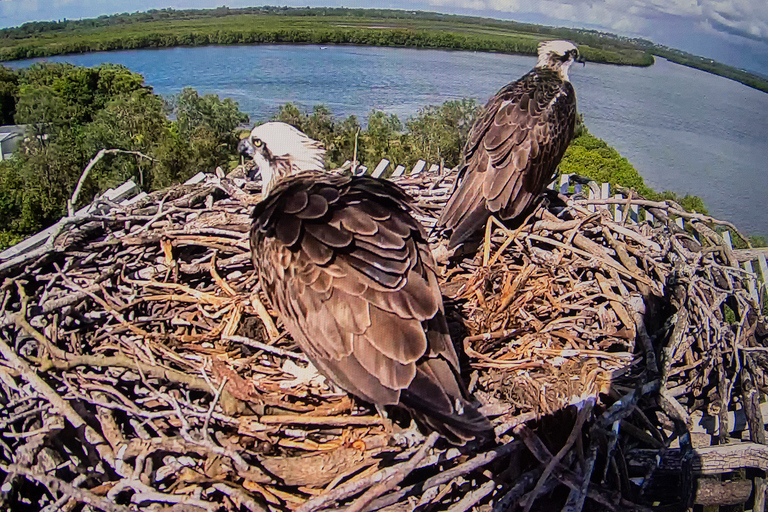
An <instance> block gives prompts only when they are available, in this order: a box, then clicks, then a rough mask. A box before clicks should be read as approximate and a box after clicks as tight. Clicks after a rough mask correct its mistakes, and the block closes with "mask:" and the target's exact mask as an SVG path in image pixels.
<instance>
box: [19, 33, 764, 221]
mask: <svg viewBox="0 0 768 512" xmlns="http://www.w3.org/2000/svg"><path fill="white" fill-rule="evenodd" d="M47 60H49V61H56V62H60V61H63V62H70V63H73V64H77V65H82V66H95V65H98V64H100V63H103V62H115V63H118V64H123V65H125V66H127V67H128V68H130V69H131V70H132V71H135V72H137V73H141V74H142V75H144V77H145V79H146V83H147V84H148V85H151V86H152V87H154V90H155V92H156V93H158V94H162V95H170V94H175V93H178V92H179V91H181V89H182V88H183V87H187V86H189V87H193V88H195V89H197V91H198V92H200V93H201V94H208V93H213V94H218V95H219V96H220V97H222V98H224V97H229V98H232V99H233V100H235V101H237V102H238V103H239V104H240V109H241V110H242V111H243V112H246V113H248V114H249V115H250V116H251V121H259V120H263V119H266V118H268V117H269V116H271V115H272V114H273V113H274V112H275V110H276V108H277V106H278V105H281V104H283V103H286V102H289V101H291V102H295V103H298V104H300V105H302V106H304V107H308V108H311V106H313V105H316V104H325V105H328V106H329V107H330V108H331V110H332V111H333V113H334V114H336V115H337V116H347V115H350V114H355V115H357V116H358V117H359V118H361V119H365V117H366V115H367V114H368V113H369V112H370V111H371V110H372V109H379V110H384V111H385V112H388V113H395V114H397V115H398V116H399V117H400V119H401V120H405V119H407V118H408V117H410V116H412V115H414V114H415V113H416V112H417V111H418V109H419V108H421V107H424V106H426V105H430V104H440V103H442V102H444V101H447V100H452V99H460V98H475V99H476V100H477V101H478V102H479V103H480V104H484V103H485V101H486V100H487V99H488V98H489V97H490V96H491V95H492V94H494V93H495V92H496V91H497V90H498V89H499V88H501V87H502V86H503V85H505V84H506V83H508V82H510V81H512V80H515V79H517V78H518V77H520V76H521V75H523V74H524V73H526V72H527V71H528V70H529V69H530V68H531V67H532V66H533V63H534V59H533V58H532V57H521V56H511V55H499V54H487V53H473V52H453V51H440V50H412V49H395V48H367V47H353V46H328V47H319V46H280V45H277V46H227V47H216V46H209V47H198V48H171V49H161V50H138V51H126V52H111V53H92V54H83V55H68V56H62V57H52V58H49V59H47ZM30 62H32V61H20V62H13V63H10V65H11V66H12V67H15V68H16V67H20V66H26V65H29V64H30ZM571 81H572V82H573V84H574V86H575V87H576V93H577V96H578V102H579V110H580V112H581V113H582V114H584V120H585V122H586V124H587V126H588V128H589V129H590V131H591V132H592V133H593V134H594V135H596V136H598V137H600V138H602V139H604V140H605V141H606V142H608V143H609V144H611V145H612V146H614V147H615V148H616V149H617V150H618V151H619V152H620V153H621V154H622V155H624V156H625V157H627V158H628V159H629V161H630V162H632V164H633V165H634V166H635V167H636V168H637V169H638V171H639V172H640V174H641V175H642V176H643V177H644V178H645V180H646V183H648V185H650V186H651V187H652V188H654V189H655V190H659V191H661V190H672V191H674V192H677V193H679V194H686V193H690V194H696V195H699V196H701V197H703V198H704V201H705V204H706V205H707V207H708V208H709V210H710V213H711V214H712V215H714V216H715V217H718V218H722V219H725V220H730V221H732V222H734V223H735V224H736V225H737V226H739V228H740V229H743V230H744V231H746V232H748V233H750V234H761V235H768V176H766V167H767V166H768V94H765V93H762V92H759V91H756V90H754V89H750V88H749V87H746V86H744V85H741V84H739V83H737V82H734V81H731V80H727V79H725V78H721V77H718V76H715V75H710V74H708V73H704V72H702V71H698V70H695V69H691V68H687V67H684V66H679V65H677V64H673V63H671V62H668V61H665V60H658V61H657V63H656V64H655V65H654V66H651V67H649V68H631V67H623V66H609V65H600V64H591V63H588V64H587V65H586V66H585V67H581V66H578V65H577V66H574V67H573V68H572V71H571Z"/></svg>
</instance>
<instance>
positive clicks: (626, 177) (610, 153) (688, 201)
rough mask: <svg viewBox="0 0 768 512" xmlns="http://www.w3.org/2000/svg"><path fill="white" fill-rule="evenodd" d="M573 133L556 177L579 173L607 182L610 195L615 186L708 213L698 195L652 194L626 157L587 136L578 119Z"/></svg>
mask: <svg viewBox="0 0 768 512" xmlns="http://www.w3.org/2000/svg"><path fill="white" fill-rule="evenodd" d="M576 133H577V135H578V136H577V137H575V138H574V139H573V141H572V142H571V145H570V146H569V147H568V149H567V150H566V152H565V155H564V156H563V160H562V161H561V162H560V167H559V168H558V170H559V173H560V174H579V175H581V176H586V177H589V178H592V179H593V180H595V181H596V182H598V183H610V184H611V193H612V194H613V193H615V192H616V186H617V185H619V186H621V187H624V188H631V189H633V190H635V191H636V192H637V193H639V194H640V195H642V196H643V197H645V198H646V199H650V200H652V201H674V202H676V203H678V204H679V205H680V206H682V207H683V208H684V209H685V210H687V211H689V212H697V213H701V214H704V215H707V214H708V212H707V209H706V207H705V206H704V202H703V201H702V199H701V198H700V197H698V196H692V195H688V194H686V195H685V196H683V197H680V196H678V195H677V194H675V193H674V192H669V191H666V192H662V193H657V192H655V191H653V190H652V189H651V188H650V187H648V186H647V185H646V184H645V181H644V180H643V177H642V176H640V174H639V173H638V172H637V170H636V169H635V168H634V166H633V165H632V164H631V163H629V161H628V160H627V159H626V158H624V157H623V156H621V155H620V154H619V152H618V151H616V150H615V149H613V148H612V147H610V146H609V145H608V144H607V143H606V142H605V141H603V140H601V139H598V138H597V137H595V136H593V135H591V134H590V133H589V130H587V129H586V127H584V126H583V124H581V118H579V120H578V123H577V126H576Z"/></svg>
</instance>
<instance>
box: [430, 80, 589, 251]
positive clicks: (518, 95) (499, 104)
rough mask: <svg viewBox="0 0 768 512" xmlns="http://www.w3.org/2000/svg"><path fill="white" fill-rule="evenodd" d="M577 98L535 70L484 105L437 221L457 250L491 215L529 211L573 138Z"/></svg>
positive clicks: (505, 216) (507, 217)
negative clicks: (461, 165)
mask: <svg viewBox="0 0 768 512" xmlns="http://www.w3.org/2000/svg"><path fill="white" fill-rule="evenodd" d="M575 125H576V94H575V92H574V90H573V86H572V85H571V83H570V82H563V81H562V80H560V78H559V77H558V76H557V74H556V73H554V72H552V71H549V70H542V69H535V70H533V71H531V72H530V73H528V74H527V75H525V76H524V77H523V78H521V79H520V80H518V81H516V82H513V83H511V84H509V85H507V86H506V87H504V88H503V89H501V90H500V91H499V92H498V93H497V94H496V95H495V96H494V97H493V98H491V99H490V100H489V101H488V104H487V105H486V106H485V111H484V113H483V115H482V117H480V119H478V120H477V122H475V124H474V125H473V127H472V130H471V131H470V134H469V139H468V141H467V145H466V147H465V148H464V165H463V167H462V170H461V172H460V175H459V180H460V182H459V184H458V185H457V187H456V189H455V190H454V193H453V194H452V195H451V198H450V199H449V200H448V203H447V204H446V206H445V208H444V209H443V212H442V214H441V216H440V220H439V221H438V225H439V226H442V227H444V228H446V229H450V230H452V231H453V233H452V235H451V239H450V243H449V245H450V247H455V246H457V245H459V244H460V243H462V242H463V241H465V240H466V239H467V238H469V237H471V236H472V235H473V234H474V233H475V232H477V231H478V230H480V229H481V228H482V227H483V226H484V225H485V223H486V221H487V220H488V218H489V217H490V215H491V214H498V216H499V217H501V218H502V219H503V220H511V219H515V218H517V217H519V216H521V215H522V214H524V213H527V211H528V210H529V208H530V207H531V206H532V205H533V204H534V202H535V200H536V198H537V197H538V196H539V195H540V194H541V192H542V190H543V189H544V187H546V185H547V183H549V181H550V180H551V179H552V175H553V174H554V172H555V170H556V169H557V165H558V164H559V163H560V160H561V159H562V157H563V154H564V153H565V150H566V148H567V147H568V144H569V143H570V141H571V139H572V138H573V131H574V128H575Z"/></svg>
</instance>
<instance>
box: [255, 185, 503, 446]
mask: <svg viewBox="0 0 768 512" xmlns="http://www.w3.org/2000/svg"><path fill="white" fill-rule="evenodd" d="M408 201H409V198H408V197H407V196H406V195H405V193H404V192H403V191H402V190H401V189H400V188H399V187H397V186H395V185H393V184H391V183H388V182H385V181H381V180H376V179H373V178H369V177H344V176H337V175H329V174H322V173H305V174H300V175H297V176H295V177H292V178H289V179H288V180H286V181H284V182H283V183H281V184H280V185H278V187H276V188H275V190H274V191H273V192H272V193H271V194H270V196H269V197H268V198H267V199H266V200H265V201H264V202H262V203H261V204H260V205H258V206H257V207H256V211H255V213H254V224H253V228H252V231H251V247H252V250H253V260H254V265H255V266H256V268H257V269H258V270H259V276H260V279H261V285H262V287H263V289H264V290H265V292H266V293H267V295H268V296H269V299H270V301H271V303H272V305H273V306H274V307H275V309H277V311H278V312H279V313H280V316H281V318H282V320H283V323H284V324H285V326H286V328H287V329H288V331H289V332H290V333H291V335H292V336H293V338H294V339H295V340H296V342H297V343H298V344H299V345H300V346H301V348H302V349H303V350H304V351H305V353H306V354H307V355H308V356H309V358H310V359H311V360H312V362H313V363H314V364H315V365H316V366H317V367H318V369H319V370H320V371H321V372H323V373H324V374H325V375H326V376H327V377H329V378H330V379H331V380H332V381H334V382H335V383H336V384H338V385H339V386H341V387H342V388H344V389H345V390H347V391H349V392H350V393H352V394H354V395H356V396H358V397H360V398H362V399H364V400H366V401H369V402H372V403H375V404H377V405H380V406H386V405H397V404H400V405H403V406H405V407H406V408H408V409H409V410H410V411H411V412H412V414H413V415H414V416H415V418H416V419H417V420H418V421H420V422H421V423H422V424H426V425H428V426H430V427H432V428H433V429H436V430H438V431H439V432H441V433H443V434H444V435H446V437H448V438H449V439H451V440H453V441H454V442H463V441H465V440H467V439H471V438H474V437H475V436H476V435H477V434H478V433H480V432H484V431H487V430H488V428H489V423H488V420H487V419H486V418H485V417H483V416H482V415H481V414H480V413H479V412H477V410H476V409H474V408H473V407H472V406H471V405H470V404H469V403H468V402H466V400H465V398H464V397H465V391H464V389H463V387H462V385H461V383H460V380H459V377H458V368H459V362H458V358H457V356H456V352H455V350H454V348H453V345H452V343H451V339H450V336H449V335H448V328H447V324H446V321H445V317H444V314H443V304H442V297H441V294H440V289H439V287H438V284H437V278H436V276H435V272H434V262H433V259H432V255H431V253H430V252H429V247H428V245H427V243H426V242H425V234H424V231H423V228H422V227H421V225H420V224H419V223H418V222H417V221H415V220H414V219H413V217H412V216H411V215H410V213H409V206H408Z"/></svg>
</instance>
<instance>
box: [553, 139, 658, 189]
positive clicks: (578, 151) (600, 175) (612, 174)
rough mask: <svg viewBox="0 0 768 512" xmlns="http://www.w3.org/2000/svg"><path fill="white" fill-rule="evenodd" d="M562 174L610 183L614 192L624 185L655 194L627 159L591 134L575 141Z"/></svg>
mask: <svg viewBox="0 0 768 512" xmlns="http://www.w3.org/2000/svg"><path fill="white" fill-rule="evenodd" d="M559 171H560V173H562V174H579V175H581V176H587V177H589V178H592V179H593V180H595V181H597V182H598V183H610V184H611V191H612V192H613V191H614V189H615V187H616V185H621V186H623V187H627V188H632V189H634V190H636V191H637V192H638V193H640V194H641V195H643V196H646V197H648V196H650V195H652V194H653V191H652V190H651V189H650V188H648V187H647V186H646V185H645V182H644V181H643V178H642V176H640V174H638V172H637V170H636V169H635V168H634V167H633V166H632V164H630V163H629V161H628V160H627V159H626V158H624V157H623V156H621V155H620V154H619V153H618V151H616V150H615V149H613V148H612V147H610V146H609V145H608V144H606V143H605V141H603V140H600V139H598V138H597V137H595V136H593V135H590V134H589V133H585V134H582V135H581V136H580V137H576V138H574V139H573V141H572V142H571V145H570V146H569V147H568V149H567V150H566V152H565V156H563V160H562V161H561V162H560V167H559Z"/></svg>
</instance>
